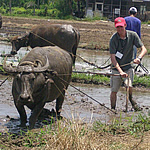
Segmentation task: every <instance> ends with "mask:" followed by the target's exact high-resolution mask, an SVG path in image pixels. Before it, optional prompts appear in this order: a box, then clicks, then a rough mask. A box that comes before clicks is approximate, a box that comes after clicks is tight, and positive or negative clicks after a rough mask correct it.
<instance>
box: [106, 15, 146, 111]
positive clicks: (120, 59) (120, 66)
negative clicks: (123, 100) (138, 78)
mask: <svg viewBox="0 0 150 150" xmlns="http://www.w3.org/2000/svg"><path fill="white" fill-rule="evenodd" d="M126 26H127V25H126V22H125V19H124V18H122V17H118V18H116V19H115V27H116V30H117V32H116V33H115V34H114V35H113V36H112V37H111V39H110V45H109V50H110V57H111V61H112V64H113V66H112V73H113V74H120V76H112V77H111V94H110V101H111V108H112V109H115V108H116V100H117V92H118V90H119V88H120V86H121V83H122V78H123V79H124V83H125V85H126V87H127V86H129V100H130V102H131V104H132V107H133V108H134V110H135V111H137V110H139V109H140V108H139V107H138V105H137V103H136V102H135V101H133V99H132V82H133V69H132V66H131V61H132V57H133V45H135V46H136V47H138V48H141V53H140V54H139V56H138V57H137V58H136V59H134V61H133V62H134V63H135V64H139V63H140V61H141V59H142V58H143V56H144V55H145V54H146V52H147V50H146V48H145V46H144V45H143V43H142V41H141V39H140V38H139V36H138V35H137V33H136V32H133V31H129V30H126V29H125V28H126ZM128 76H129V83H128Z"/></svg>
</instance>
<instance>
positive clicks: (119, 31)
mask: <svg viewBox="0 0 150 150" xmlns="http://www.w3.org/2000/svg"><path fill="white" fill-rule="evenodd" d="M125 28H126V25H124V26H118V27H116V29H117V32H118V34H119V35H122V34H124V33H125V32H126V29H125Z"/></svg>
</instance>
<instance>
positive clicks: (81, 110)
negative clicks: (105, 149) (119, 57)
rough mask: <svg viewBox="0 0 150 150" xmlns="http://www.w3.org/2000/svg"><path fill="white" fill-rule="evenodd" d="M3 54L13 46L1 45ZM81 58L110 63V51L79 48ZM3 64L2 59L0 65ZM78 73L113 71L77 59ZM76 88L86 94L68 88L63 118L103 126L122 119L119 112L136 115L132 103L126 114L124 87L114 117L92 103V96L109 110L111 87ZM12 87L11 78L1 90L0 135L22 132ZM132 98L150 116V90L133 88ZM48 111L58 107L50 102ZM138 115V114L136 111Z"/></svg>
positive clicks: (144, 61)
mask: <svg viewBox="0 0 150 150" xmlns="http://www.w3.org/2000/svg"><path fill="white" fill-rule="evenodd" d="M0 45H1V46H0V53H1V54H6V53H9V52H10V51H11V45H10V44H9V43H1V44H0ZM26 53H28V51H26V48H21V49H20V51H19V52H18V54H17V56H16V57H14V58H11V59H10V58H9V62H10V61H11V62H13V63H16V64H17V60H18V59H21V58H22V57H23V56H24V55H25V54H26ZM77 54H78V55H80V56H81V57H83V58H84V59H86V60H88V61H90V62H93V63H96V64H97V65H98V66H101V65H103V64H104V63H105V62H106V61H107V60H108V61H107V62H106V63H105V64H104V65H106V64H109V63H110V60H109V54H108V52H101V51H92V50H83V49H78V52H77ZM2 61H3V58H1V60H0V62H2ZM143 63H144V64H145V67H147V69H148V70H150V63H149V57H148V56H146V57H145V58H144V59H143ZM74 69H75V70H78V71H79V70H80V71H81V70H82V71H96V72H99V71H101V72H103V71H105V72H109V71H110V69H109V68H107V69H105V70H96V69H95V68H94V67H92V66H90V65H88V64H86V63H84V62H83V61H82V60H81V59H80V58H77V60H76V65H75V68H74ZM5 78H6V76H0V83H1V82H2V81H3V80H4V79H5ZM71 84H72V85H74V86H75V87H76V88H77V89H79V90H81V91H82V92H84V93H86V94H87V95H88V96H89V97H88V96H87V95H84V94H83V93H81V92H79V91H78V90H76V89H74V88H73V87H72V86H69V88H68V90H67V92H66V97H65V101H64V104H63V110H62V114H61V115H62V116H63V117H65V118H68V119H82V120H83V121H84V122H93V121H95V120H100V121H101V122H103V123H109V122H111V121H112V119H113V118H114V117H119V116H120V113H122V114H123V116H131V115H133V111H132V108H131V105H130V104H129V108H128V110H129V111H128V112H127V113H124V112H123V110H125V104H126V91H125V88H121V90H120V91H119V93H118V99H117V112H118V114H117V115H115V114H114V113H112V112H111V111H109V110H108V109H106V108H104V107H102V106H100V105H99V104H98V103H97V102H95V101H94V100H92V99H91V98H90V97H92V98H93V99H95V100H96V101H98V102H99V103H101V104H105V106H106V107H108V108H110V100H109V95H110V88H109V87H104V86H101V85H91V84H87V85H85V84H77V83H71ZM11 86H12V79H11V78H10V79H8V80H7V81H6V82H5V83H4V84H3V85H2V86H1V87H0V132H4V131H10V132H16V131H17V130H19V128H18V127H17V125H18V124H19V119H18V118H19V114H18V112H17V110H16V108H15V106H14V103H13V97H12V94H11ZM133 97H134V99H135V100H136V101H137V103H138V104H139V105H140V106H141V107H142V108H143V111H142V113H144V114H148V112H149V109H150V93H149V91H141V90H140V91H139V90H136V89H134V91H133ZM45 108H47V109H49V110H51V109H52V108H55V101H54V102H51V103H47V104H46V106H45ZM26 111H27V114H28V116H29V115H30V110H29V109H28V108H26ZM137 113H139V112H137Z"/></svg>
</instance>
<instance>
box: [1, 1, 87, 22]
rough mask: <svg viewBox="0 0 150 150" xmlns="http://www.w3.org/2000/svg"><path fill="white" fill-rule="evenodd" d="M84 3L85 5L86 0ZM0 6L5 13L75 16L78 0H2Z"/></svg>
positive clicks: (15, 14)
mask: <svg viewBox="0 0 150 150" xmlns="http://www.w3.org/2000/svg"><path fill="white" fill-rule="evenodd" d="M82 5H85V0H83V1H82ZM0 6H1V7H0V13H1V14H3V15H12V16H26V17H27V16H43V17H46V16H48V17H49V18H55V19H57V18H59V19H64V18H67V16H73V13H74V12H76V11H77V10H78V8H77V6H78V5H77V1H76V0H32V1H31V0H15V1H11V0H1V1H0ZM69 18H70V17H69Z"/></svg>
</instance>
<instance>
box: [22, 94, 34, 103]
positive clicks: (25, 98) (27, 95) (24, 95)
mask: <svg viewBox="0 0 150 150" xmlns="http://www.w3.org/2000/svg"><path fill="white" fill-rule="evenodd" d="M30 101H31V97H30V95H29V94H28V93H22V94H20V102H30Z"/></svg>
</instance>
